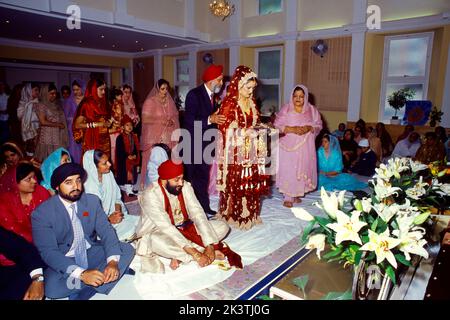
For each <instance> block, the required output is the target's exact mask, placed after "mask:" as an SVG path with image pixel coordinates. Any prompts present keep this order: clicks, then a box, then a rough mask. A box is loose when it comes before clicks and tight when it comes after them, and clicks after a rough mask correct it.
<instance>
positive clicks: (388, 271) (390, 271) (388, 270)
mask: <svg viewBox="0 0 450 320" xmlns="http://www.w3.org/2000/svg"><path fill="white" fill-rule="evenodd" d="M386 274H387V275H388V277H389V278H390V279H391V281H392V283H393V284H394V285H396V284H397V281H396V279H395V271H394V268H393V267H392V266H391V265H388V266H387V267H386Z"/></svg>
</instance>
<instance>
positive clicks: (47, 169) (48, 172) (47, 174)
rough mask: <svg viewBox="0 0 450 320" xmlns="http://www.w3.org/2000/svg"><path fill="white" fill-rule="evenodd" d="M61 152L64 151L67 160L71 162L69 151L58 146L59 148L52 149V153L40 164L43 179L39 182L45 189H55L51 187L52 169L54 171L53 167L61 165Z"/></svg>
mask: <svg viewBox="0 0 450 320" xmlns="http://www.w3.org/2000/svg"><path fill="white" fill-rule="evenodd" d="M63 152H65V153H66V154H67V155H68V156H69V161H70V162H72V159H71V158H70V153H69V151H67V150H66V149H64V148H59V149H57V150H55V151H53V153H52V154H50V155H49V156H48V158H47V159H45V160H44V162H43V163H42V165H41V171H42V178H43V180H42V182H41V186H43V187H44V188H45V189H47V190H52V191H55V190H53V189H52V187H51V178H52V174H53V171H55V169H56V168H58V167H59V166H60V165H61V158H62V154H63Z"/></svg>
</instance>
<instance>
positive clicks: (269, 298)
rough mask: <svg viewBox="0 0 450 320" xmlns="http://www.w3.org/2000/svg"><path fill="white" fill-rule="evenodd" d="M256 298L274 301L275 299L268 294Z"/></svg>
mask: <svg viewBox="0 0 450 320" xmlns="http://www.w3.org/2000/svg"><path fill="white" fill-rule="evenodd" d="M256 300H265V301H273V300H275V299H273V298H271V297H269V296H268V295H264V296H259V297H257V298H256Z"/></svg>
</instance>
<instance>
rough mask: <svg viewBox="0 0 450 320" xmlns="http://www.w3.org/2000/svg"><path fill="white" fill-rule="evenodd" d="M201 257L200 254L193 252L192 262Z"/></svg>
mask: <svg viewBox="0 0 450 320" xmlns="http://www.w3.org/2000/svg"><path fill="white" fill-rule="evenodd" d="M201 257H202V254H201V253H200V252H194V254H193V255H192V258H194V260H196V261H197V260H199V259H200V258H201Z"/></svg>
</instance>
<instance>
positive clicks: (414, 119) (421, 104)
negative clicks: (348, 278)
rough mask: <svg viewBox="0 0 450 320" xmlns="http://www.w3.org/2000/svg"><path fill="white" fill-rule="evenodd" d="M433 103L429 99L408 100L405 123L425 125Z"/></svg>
mask: <svg viewBox="0 0 450 320" xmlns="http://www.w3.org/2000/svg"><path fill="white" fill-rule="evenodd" d="M431 107H432V103H431V101H428V100H410V101H407V102H406V110H405V116H404V118H403V123H404V124H410V125H413V126H424V125H425V124H426V123H427V121H428V119H429V117H430V112H431Z"/></svg>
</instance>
